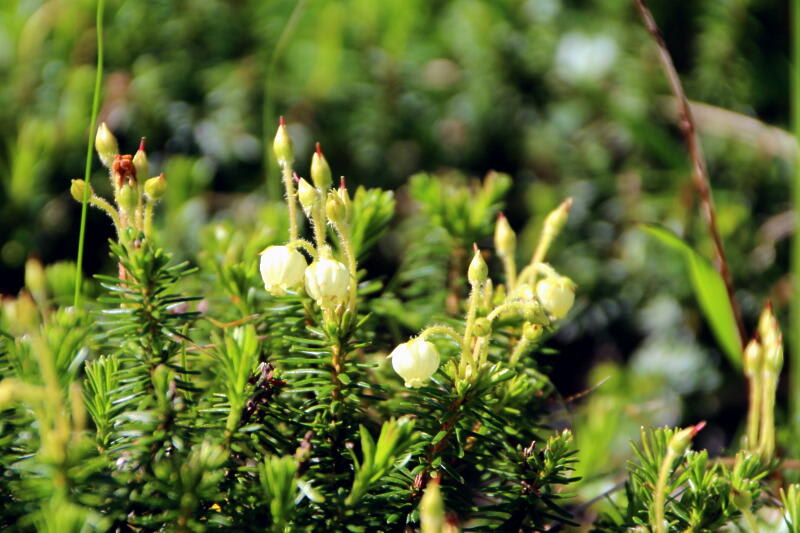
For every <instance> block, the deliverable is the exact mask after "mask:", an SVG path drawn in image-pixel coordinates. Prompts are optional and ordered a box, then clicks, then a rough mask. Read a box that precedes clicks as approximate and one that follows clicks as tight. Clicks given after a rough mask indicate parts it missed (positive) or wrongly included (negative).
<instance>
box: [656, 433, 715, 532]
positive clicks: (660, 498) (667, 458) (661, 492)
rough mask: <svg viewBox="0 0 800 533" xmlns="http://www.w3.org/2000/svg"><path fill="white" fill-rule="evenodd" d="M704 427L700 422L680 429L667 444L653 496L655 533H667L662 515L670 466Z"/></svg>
mask: <svg viewBox="0 0 800 533" xmlns="http://www.w3.org/2000/svg"><path fill="white" fill-rule="evenodd" d="M705 425H706V423H705V422H700V423H699V424H696V425H694V426H691V427H688V428H685V429H682V430H680V431H678V432H677V433H675V434H674V435H673V436H672V438H671V439H670V440H669V442H668V443H667V451H666V454H665V455H664V459H663V460H662V461H661V467H660V468H659V470H658V480H657V481H656V486H655V493H654V496H653V522H652V524H651V525H652V526H653V529H654V531H655V532H656V533H667V530H668V525H667V523H666V517H665V514H664V505H665V503H666V498H667V487H668V482H669V477H670V474H672V465H673V463H674V462H675V460H676V459H678V458H680V457H683V454H684V453H686V450H687V449H688V448H689V444H691V442H692V439H693V438H694V436H695V435H697V433H698V432H699V431H700V430H701V429H703V427H705Z"/></svg>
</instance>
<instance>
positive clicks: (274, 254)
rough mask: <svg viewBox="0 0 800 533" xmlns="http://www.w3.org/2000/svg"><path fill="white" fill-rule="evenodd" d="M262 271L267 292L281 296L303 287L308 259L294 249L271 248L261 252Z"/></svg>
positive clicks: (286, 247)
mask: <svg viewBox="0 0 800 533" xmlns="http://www.w3.org/2000/svg"><path fill="white" fill-rule="evenodd" d="M260 270H261V279H262V280H263V281H264V288H265V289H266V290H267V292H268V293H270V294H272V295H274V296H281V295H283V294H285V293H286V291H287V290H289V289H291V290H294V289H297V288H299V287H300V286H301V285H302V283H303V273H304V272H305V270H306V259H305V257H303V254H301V253H300V252H298V251H297V250H295V249H294V248H290V247H288V246H269V247H267V249H265V250H264V251H263V252H261V264H260Z"/></svg>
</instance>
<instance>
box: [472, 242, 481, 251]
mask: <svg viewBox="0 0 800 533" xmlns="http://www.w3.org/2000/svg"><path fill="white" fill-rule="evenodd" d="M472 249H473V250H474V251H475V253H476V254H477V253H480V250H478V245H477V244H475V243H474V242H473V243H472Z"/></svg>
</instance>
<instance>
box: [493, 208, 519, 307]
mask: <svg viewBox="0 0 800 533" xmlns="http://www.w3.org/2000/svg"><path fill="white" fill-rule="evenodd" d="M494 248H495V250H496V251H497V255H498V257H500V259H501V260H502V262H503V269H504V270H505V275H506V287H507V289H508V292H512V291H513V290H514V286H515V285H516V282H517V263H516V261H515V258H514V254H515V253H516V250H517V235H516V234H515V233H514V230H513V229H511V225H510V224H509V223H508V220H507V219H506V217H505V215H503V213H500V214H499V215H497V224H495V229H494Z"/></svg>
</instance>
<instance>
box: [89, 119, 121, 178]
mask: <svg viewBox="0 0 800 533" xmlns="http://www.w3.org/2000/svg"><path fill="white" fill-rule="evenodd" d="M94 147H95V150H97V155H98V156H100V161H102V162H103V165H104V166H105V167H107V168H111V165H112V164H113V163H114V158H115V157H116V156H117V155H119V146H118V145H117V138H116V137H114V134H113V133H111V130H110V129H108V126H107V125H106V123H105V122H103V123H102V124H100V127H99V128H97V134H96V135H95V137H94Z"/></svg>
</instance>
